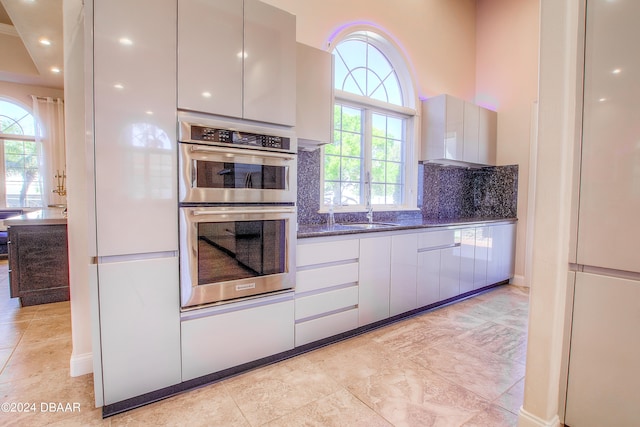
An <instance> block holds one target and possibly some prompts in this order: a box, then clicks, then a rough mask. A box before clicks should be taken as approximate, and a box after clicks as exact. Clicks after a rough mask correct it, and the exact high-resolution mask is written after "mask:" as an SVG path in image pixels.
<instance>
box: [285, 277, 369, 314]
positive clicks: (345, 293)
mask: <svg viewBox="0 0 640 427" xmlns="http://www.w3.org/2000/svg"><path fill="white" fill-rule="evenodd" d="M357 305H358V286H356V285H354V286H350V287H348V288H343V289H336V290H333V291H328V292H322V293H319V294H314V295H309V296H306V297H301V298H297V297H296V320H300V319H305V318H308V317H312V316H317V315H319V314H323V313H328V312H331V311H335V310H340V309H341V308H347V307H355V306H357Z"/></svg>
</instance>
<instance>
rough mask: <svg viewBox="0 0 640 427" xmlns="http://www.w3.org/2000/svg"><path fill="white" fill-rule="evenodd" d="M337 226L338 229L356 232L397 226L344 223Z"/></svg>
mask: <svg viewBox="0 0 640 427" xmlns="http://www.w3.org/2000/svg"><path fill="white" fill-rule="evenodd" d="M338 225H340V227H345V228H352V229H358V230H375V229H378V228H389V227H397V226H398V224H393V223H390V222H344V223H341V224H338Z"/></svg>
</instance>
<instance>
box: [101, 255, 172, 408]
mask: <svg viewBox="0 0 640 427" xmlns="http://www.w3.org/2000/svg"><path fill="white" fill-rule="evenodd" d="M98 274H99V282H98V292H99V304H100V340H101V346H102V377H103V390H104V403H105V404H106V405H109V404H112V403H115V402H119V401H122V400H125V399H128V398H131V397H134V396H139V395H141V394H144V393H148V392H151V391H154V390H158V389H161V388H164V387H168V386H170V385H173V384H178V383H180V381H181V373H180V370H181V365H180V308H179V307H180V301H179V300H178V258H159V259H150V260H142V261H128V262H114V263H107V264H99V265H98Z"/></svg>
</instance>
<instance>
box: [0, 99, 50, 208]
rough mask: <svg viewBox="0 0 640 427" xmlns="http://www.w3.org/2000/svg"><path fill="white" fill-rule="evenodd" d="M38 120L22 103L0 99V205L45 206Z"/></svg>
mask: <svg viewBox="0 0 640 427" xmlns="http://www.w3.org/2000/svg"><path fill="white" fill-rule="evenodd" d="M35 135H36V121H35V119H34V117H33V115H32V114H31V113H30V112H28V111H27V110H26V109H25V108H23V107H21V106H20V105H18V104H16V103H13V102H11V101H8V100H4V99H0V146H1V149H0V206H2V207H32V206H33V207H36V206H42V204H43V202H42V179H41V178H42V177H41V174H40V166H41V159H42V147H41V144H40V143H38V142H36V138H35Z"/></svg>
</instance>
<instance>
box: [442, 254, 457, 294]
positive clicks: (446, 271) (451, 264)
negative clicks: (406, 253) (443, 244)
mask: <svg viewBox="0 0 640 427" xmlns="http://www.w3.org/2000/svg"><path fill="white" fill-rule="evenodd" d="M458 295H460V247H459V246H456V247H453V248H446V249H441V250H440V297H439V299H440V301H443V300H446V299H448V298H453V297H455V296H458Z"/></svg>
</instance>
